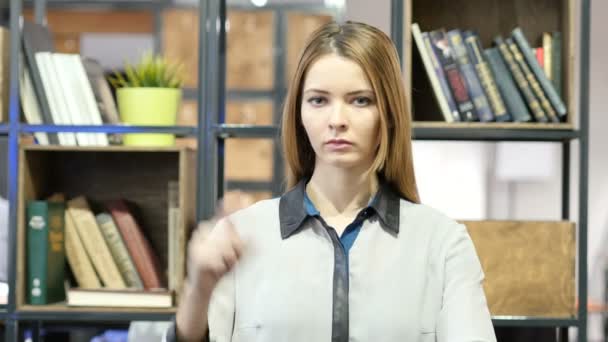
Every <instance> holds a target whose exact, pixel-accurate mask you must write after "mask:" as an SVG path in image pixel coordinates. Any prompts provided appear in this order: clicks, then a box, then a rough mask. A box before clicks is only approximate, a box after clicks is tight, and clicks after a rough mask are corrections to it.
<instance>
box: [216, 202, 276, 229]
mask: <svg viewBox="0 0 608 342" xmlns="http://www.w3.org/2000/svg"><path fill="white" fill-rule="evenodd" d="M228 219H229V220H230V222H231V223H232V224H233V225H234V227H235V228H236V229H237V231H238V232H239V233H241V235H245V236H250V235H255V236H259V237H263V236H267V235H268V234H273V235H275V234H274V233H275V232H276V235H279V233H278V232H279V230H278V224H279V198H271V199H265V200H261V201H258V202H256V203H254V204H252V205H250V206H248V207H246V208H243V209H241V210H238V211H236V212H234V213H232V214H231V215H230V216H229V217H228ZM275 228H276V229H275Z"/></svg>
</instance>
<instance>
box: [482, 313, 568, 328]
mask: <svg viewBox="0 0 608 342" xmlns="http://www.w3.org/2000/svg"><path fill="white" fill-rule="evenodd" d="M492 323H493V324H494V326H495V327H535V328H542V327H548V328H549V327H551V328H552V327H578V326H579V321H578V320H577V319H576V318H544V317H543V318H537V317H523V316H521V317H520V316H493V317H492Z"/></svg>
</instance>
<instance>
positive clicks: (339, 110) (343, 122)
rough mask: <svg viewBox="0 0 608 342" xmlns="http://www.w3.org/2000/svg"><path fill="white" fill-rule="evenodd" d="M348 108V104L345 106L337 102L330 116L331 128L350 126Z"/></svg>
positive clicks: (339, 128) (342, 128) (340, 128)
mask: <svg viewBox="0 0 608 342" xmlns="http://www.w3.org/2000/svg"><path fill="white" fill-rule="evenodd" d="M346 110H347V109H346V106H344V104H342V103H336V104H335V105H334V108H333V109H332V111H331V114H330V118H329V128H331V129H338V130H344V129H345V128H346V127H348V121H347V119H346Z"/></svg>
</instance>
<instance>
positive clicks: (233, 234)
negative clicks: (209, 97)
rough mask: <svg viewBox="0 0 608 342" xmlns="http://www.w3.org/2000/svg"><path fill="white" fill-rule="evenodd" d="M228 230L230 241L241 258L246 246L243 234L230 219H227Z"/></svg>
mask: <svg viewBox="0 0 608 342" xmlns="http://www.w3.org/2000/svg"><path fill="white" fill-rule="evenodd" d="M226 232H227V234H228V239H229V243H230V245H231V247H232V249H233V250H234V251H235V253H236V255H237V258H240V257H241V255H242V254H243V249H244V248H245V246H244V243H243V240H242V239H241V235H240V234H239V233H238V231H237V230H236V227H235V226H234V223H232V221H231V220H230V219H228V218H227V219H226Z"/></svg>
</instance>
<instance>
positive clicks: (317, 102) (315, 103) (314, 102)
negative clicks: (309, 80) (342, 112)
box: [308, 96, 325, 106]
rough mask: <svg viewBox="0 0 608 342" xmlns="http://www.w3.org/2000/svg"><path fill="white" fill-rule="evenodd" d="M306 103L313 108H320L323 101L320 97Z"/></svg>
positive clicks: (312, 98)
mask: <svg viewBox="0 0 608 342" xmlns="http://www.w3.org/2000/svg"><path fill="white" fill-rule="evenodd" d="M308 103H310V104H311V105H313V106H321V105H323V104H325V99H324V98H323V97H320V96H315V97H311V98H309V99H308Z"/></svg>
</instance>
